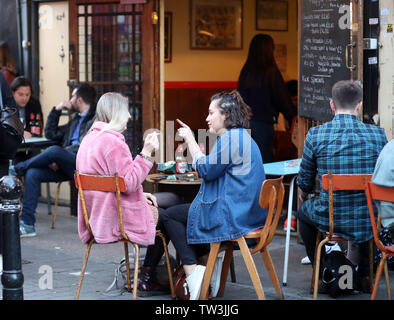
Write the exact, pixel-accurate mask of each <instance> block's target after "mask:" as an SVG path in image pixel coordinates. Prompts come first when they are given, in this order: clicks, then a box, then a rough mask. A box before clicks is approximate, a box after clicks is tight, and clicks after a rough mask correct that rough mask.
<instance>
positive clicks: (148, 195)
mask: <svg viewBox="0 0 394 320" xmlns="http://www.w3.org/2000/svg"><path fill="white" fill-rule="evenodd" d="M144 196H145V198H146V201H147V202H148V203H149V204H151V205H153V206H155V207H158V205H157V199H156V197H155V196H154V195H153V194H151V193H148V192H144Z"/></svg>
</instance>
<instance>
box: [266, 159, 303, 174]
mask: <svg viewBox="0 0 394 320" xmlns="http://www.w3.org/2000/svg"><path fill="white" fill-rule="evenodd" d="M300 163H301V158H299V159H292V160H286V161H279V162H271V163H267V164H264V171H265V174H266V175H274V176H286V175H295V174H298V172H299V171H300Z"/></svg>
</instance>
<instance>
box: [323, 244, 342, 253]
mask: <svg viewBox="0 0 394 320" xmlns="http://www.w3.org/2000/svg"><path fill="white" fill-rule="evenodd" d="M325 247H326V253H330V252H333V251H342V250H341V247H340V246H339V244H338V242H335V243H334V244H332V243H330V242H329V243H327V244H326V245H325Z"/></svg>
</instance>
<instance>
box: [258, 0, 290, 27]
mask: <svg viewBox="0 0 394 320" xmlns="http://www.w3.org/2000/svg"><path fill="white" fill-rule="evenodd" d="M288 8H289V1H288V0H256V30H272V31H287V30H288Z"/></svg>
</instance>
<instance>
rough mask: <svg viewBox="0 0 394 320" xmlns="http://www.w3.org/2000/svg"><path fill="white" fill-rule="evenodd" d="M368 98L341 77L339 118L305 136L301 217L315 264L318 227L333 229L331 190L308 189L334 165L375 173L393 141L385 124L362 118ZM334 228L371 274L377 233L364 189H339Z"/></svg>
mask: <svg viewBox="0 0 394 320" xmlns="http://www.w3.org/2000/svg"><path fill="white" fill-rule="evenodd" d="M362 97H363V94H362V89H361V87H360V86H359V85H358V84H356V83H355V82H352V81H339V82H337V83H336V84H335V85H334V86H333V88H332V99H331V100H330V107H331V109H332V110H333V111H334V113H335V117H334V119H333V120H332V121H330V122H327V123H325V124H323V125H321V126H317V127H313V128H311V129H310V130H309V131H308V134H307V136H306V138H305V144H304V152H303V155H302V161H301V165H300V171H299V174H298V178H297V184H298V187H299V188H300V196H301V200H302V201H303V203H302V205H301V206H300V209H299V211H298V213H297V217H298V219H299V232H300V235H301V238H302V240H303V242H304V244H305V248H306V252H307V255H308V257H309V259H310V261H311V262H312V264H313V262H314V254H315V245H316V236H317V231H318V230H320V231H323V232H327V231H328V228H329V222H328V192H327V191H325V190H320V195H319V196H318V197H312V198H311V199H309V200H306V199H307V197H308V194H312V193H314V191H315V182H316V174H317V175H318V177H319V184H320V188H321V181H322V176H323V175H324V174H326V173H328V171H329V170H331V171H332V173H333V174H366V173H373V171H374V168H375V163H376V160H377V158H378V156H379V153H380V151H381V150H382V148H383V147H384V145H385V144H386V143H387V138H386V135H385V132H384V130H383V129H382V128H379V127H376V126H374V125H370V124H365V123H362V122H361V121H359V120H358V118H357V116H358V114H359V112H360V110H361V106H362ZM305 200H306V201H305ZM334 232H335V234H337V235H339V236H341V237H344V238H346V239H348V240H350V243H351V244H354V245H355V246H356V247H359V252H357V254H356V255H355V257H354V259H352V257H351V256H349V255H348V258H349V259H350V260H351V261H352V262H353V263H354V264H356V265H357V264H358V265H359V271H360V272H359V274H360V276H361V277H365V276H366V275H367V274H368V270H369V268H368V256H369V255H368V242H367V241H368V240H369V239H371V238H372V237H373V234H372V226H371V223H370V218H369V212H368V207H367V200H366V197H365V194H364V192H363V191H361V192H357V191H341V192H334ZM349 251H352V250H349ZM353 251H354V250H353ZM323 253H324V250H323ZM353 254H354V253H353ZM360 258H361V259H360ZM364 258H365V259H364ZM354 260H358V261H354Z"/></svg>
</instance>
